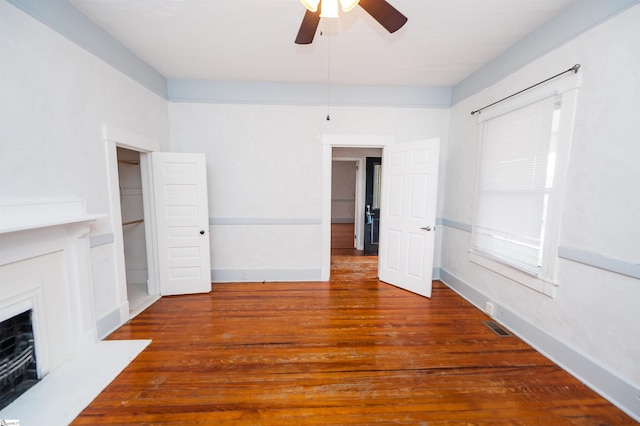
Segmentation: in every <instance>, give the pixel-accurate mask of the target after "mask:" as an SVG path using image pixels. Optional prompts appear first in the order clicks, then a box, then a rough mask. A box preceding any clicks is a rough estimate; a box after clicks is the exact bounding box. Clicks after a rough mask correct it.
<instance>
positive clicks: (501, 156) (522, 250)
mask: <svg viewBox="0 0 640 426" xmlns="http://www.w3.org/2000/svg"><path fill="white" fill-rule="evenodd" d="M573 92H575V91H573ZM556 93H557V92H555V93H548V94H547V95H546V96H545V97H543V98H540V96H539V95H538V97H537V99H536V100H534V101H532V100H529V102H528V103H527V104H525V105H523V104H522V103H521V104H520V105H518V106H517V107H514V106H513V105H511V106H510V107H509V108H506V107H504V106H503V108H502V109H501V110H499V111H494V112H493V114H492V115H490V116H485V117H483V118H481V120H482V123H481V124H480V125H481V135H482V149H481V153H480V164H479V175H478V185H477V192H476V197H477V198H476V206H475V215H474V221H473V234H472V247H471V250H470V259H471V261H473V262H475V263H478V264H480V265H482V266H485V267H487V268H489V269H492V270H494V271H496V272H498V273H500V274H502V275H505V276H507V277H509V278H511V279H513V280H515V281H517V282H520V283H522V284H525V285H527V286H529V287H531V288H534V289H536V290H538V291H541V292H543V293H545V294H548V295H550V296H553V294H554V293H555V286H556V285H557V283H556V282H555V276H554V273H555V271H554V268H553V266H554V264H555V257H556V255H557V249H556V247H557V244H558V241H557V234H558V230H559V228H558V225H557V224H558V222H559V221H558V216H559V213H560V210H559V206H560V204H561V202H562V188H563V182H564V169H566V162H567V159H568V158H567V157H568V154H569V143H570V139H571V138H570V134H571V131H570V128H571V127H572V121H573V110H574V109H575V108H574V105H575V98H576V96H575V93H571V94H570V95H566V94H565V95H559V94H556ZM565 107H566V108H565ZM562 123H564V125H562ZM563 128H564V129H563ZM559 159H560V161H559Z"/></svg>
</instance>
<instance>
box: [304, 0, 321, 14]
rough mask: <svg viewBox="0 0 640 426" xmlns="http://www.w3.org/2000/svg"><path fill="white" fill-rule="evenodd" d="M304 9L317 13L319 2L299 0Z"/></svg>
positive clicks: (317, 0)
mask: <svg viewBox="0 0 640 426" xmlns="http://www.w3.org/2000/svg"><path fill="white" fill-rule="evenodd" d="M300 2H302V4H303V5H304V7H306V8H307V10H309V11H310V12H317V11H318V5H319V4H320V0H300Z"/></svg>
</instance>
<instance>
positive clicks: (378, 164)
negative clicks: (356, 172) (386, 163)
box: [364, 157, 382, 256]
mask: <svg viewBox="0 0 640 426" xmlns="http://www.w3.org/2000/svg"><path fill="white" fill-rule="evenodd" d="M381 169H382V158H380V157H367V166H366V172H367V173H366V185H365V187H366V190H365V196H364V202H365V206H364V254H366V255H368V256H377V255H378V247H379V245H380V195H381V192H380V188H381V183H382V182H381V180H382V174H381Z"/></svg>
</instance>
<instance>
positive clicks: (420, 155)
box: [378, 139, 440, 297]
mask: <svg viewBox="0 0 640 426" xmlns="http://www.w3.org/2000/svg"><path fill="white" fill-rule="evenodd" d="M439 148H440V140H439V139H429V140H424V141H416V142H410V143H403V144H398V145H392V146H388V147H385V148H384V154H383V166H382V196H381V209H380V210H381V212H380V213H381V219H380V251H379V259H378V277H379V278H380V280H381V281H384V282H387V283H389V284H393V285H395V286H398V287H401V288H404V289H405V290H409V291H412V292H414V293H417V294H420V295H422V296H426V297H431V280H432V271H433V253H434V243H435V219H436V199H437V191H438V161H439Z"/></svg>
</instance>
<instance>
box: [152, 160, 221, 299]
mask: <svg viewBox="0 0 640 426" xmlns="http://www.w3.org/2000/svg"><path fill="white" fill-rule="evenodd" d="M151 161H152V173H153V187H154V194H153V195H154V205H155V223H156V238H157V257H158V275H159V281H160V294H162V295H163V296H166V295H172V294H187V293H206V292H209V291H211V259H210V245H209V211H208V210H209V209H208V196H207V176H206V162H205V156H204V154H185V153H173V152H154V153H152V154H151Z"/></svg>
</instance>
